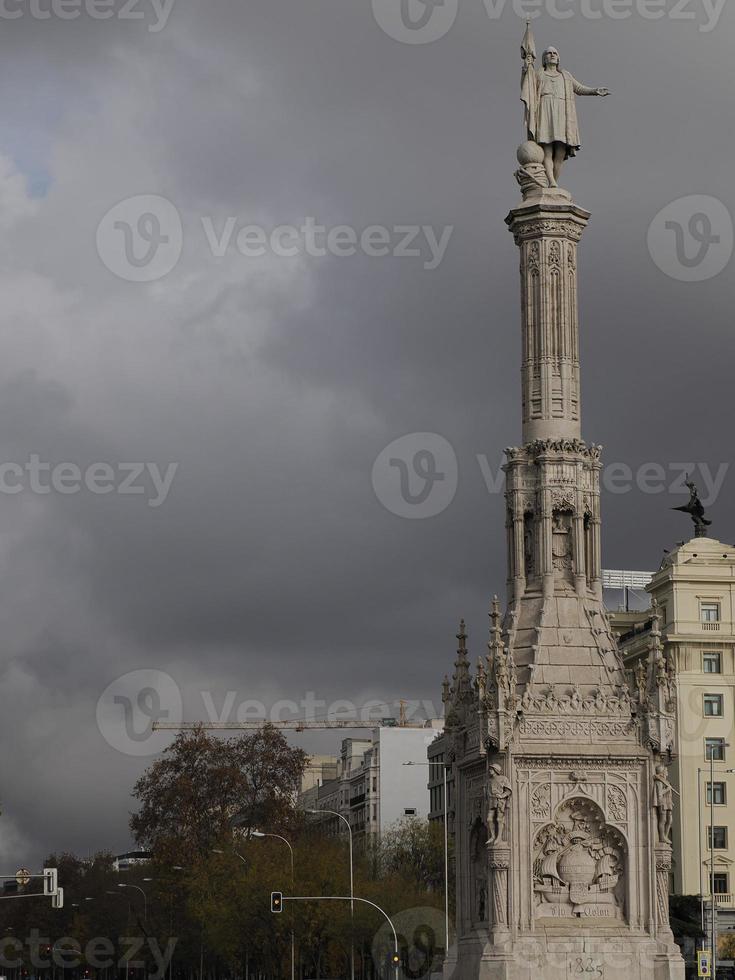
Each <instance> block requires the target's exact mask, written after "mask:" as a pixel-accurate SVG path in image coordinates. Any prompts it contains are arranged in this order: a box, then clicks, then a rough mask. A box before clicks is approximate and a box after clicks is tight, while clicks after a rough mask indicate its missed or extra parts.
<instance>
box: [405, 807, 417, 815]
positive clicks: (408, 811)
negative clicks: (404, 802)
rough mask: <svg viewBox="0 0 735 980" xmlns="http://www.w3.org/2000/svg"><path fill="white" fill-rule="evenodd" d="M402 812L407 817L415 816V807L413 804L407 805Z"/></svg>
mask: <svg viewBox="0 0 735 980" xmlns="http://www.w3.org/2000/svg"><path fill="white" fill-rule="evenodd" d="M403 812H404V814H405V815H406V816H407V817H415V816H416V807H415V806H407V807H406V809H405V810H404V811H403Z"/></svg>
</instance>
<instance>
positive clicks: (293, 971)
mask: <svg viewBox="0 0 735 980" xmlns="http://www.w3.org/2000/svg"><path fill="white" fill-rule="evenodd" d="M250 836H251V837H258V838H261V837H274V838H275V839H276V840H280V841H283V843H284V844H285V845H286V847H287V848H288V850H289V852H290V854H291V888H294V887H295V882H296V875H295V864H294V856H293V847H291V842H290V841H287V840H286V838H285V837H281V835H280V834H264V833H262V832H261V831H259V830H254V831H252V833H251V835H250ZM235 853H236V854H237V851H235ZM237 856H238V857H239V858H240V860H241V861H242V862H243V863H244V862H245V858H244V857H243V856H242V854H238V855H237ZM291 980H296V939H295V933H294V928H293V916H292V917H291Z"/></svg>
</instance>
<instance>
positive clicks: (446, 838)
mask: <svg viewBox="0 0 735 980" xmlns="http://www.w3.org/2000/svg"><path fill="white" fill-rule="evenodd" d="M403 765H404V766H428V767H429V768H430V769H431V768H432V767H433V766H442V767H443V770H444V957H445V959H446V957H447V956H449V797H448V795H447V766H446V764H445V763H444V762H404V763H403Z"/></svg>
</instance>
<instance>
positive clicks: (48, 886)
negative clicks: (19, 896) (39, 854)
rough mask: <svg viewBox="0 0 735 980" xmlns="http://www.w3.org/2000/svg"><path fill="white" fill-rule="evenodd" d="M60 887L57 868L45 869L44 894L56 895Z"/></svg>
mask: <svg viewBox="0 0 735 980" xmlns="http://www.w3.org/2000/svg"><path fill="white" fill-rule="evenodd" d="M58 887H59V872H58V869H57V868H44V869H43V894H44V895H55V894H56V890H57V888H58Z"/></svg>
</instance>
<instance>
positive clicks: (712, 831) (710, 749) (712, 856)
mask: <svg viewBox="0 0 735 980" xmlns="http://www.w3.org/2000/svg"><path fill="white" fill-rule="evenodd" d="M721 744H722V748H723V750H724V749H728V748H729V747H730V743H729V742H722V743H721ZM707 751H708V752H709V813H710V817H709V876H710V877H709V907H710V916H711V921H710V936H711V939H710V943H711V946H712V976H713V978H715V980H716V978H717V906H716V905H715V750H714V745H713V744H712V743H710V744H709V745H708V746H707Z"/></svg>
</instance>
